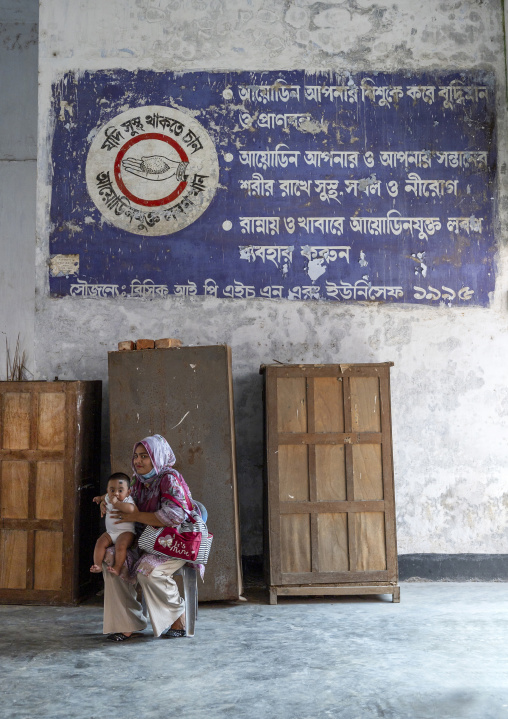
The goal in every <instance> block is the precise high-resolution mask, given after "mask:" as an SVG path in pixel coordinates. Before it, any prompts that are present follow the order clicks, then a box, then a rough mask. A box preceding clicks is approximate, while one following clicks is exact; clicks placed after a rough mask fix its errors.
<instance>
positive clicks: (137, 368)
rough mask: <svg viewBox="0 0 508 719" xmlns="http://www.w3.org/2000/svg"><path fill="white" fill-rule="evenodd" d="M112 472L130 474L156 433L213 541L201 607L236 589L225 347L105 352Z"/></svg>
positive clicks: (231, 441)
mask: <svg viewBox="0 0 508 719" xmlns="http://www.w3.org/2000/svg"><path fill="white" fill-rule="evenodd" d="M109 402H110V432H111V469H112V471H113V472H115V471H121V472H127V473H128V474H131V467H130V459H131V456H132V448H133V445H134V443H135V442H136V441H138V440H140V439H143V437H146V436H148V435H151V434H161V435H162V436H163V437H166V439H167V440H168V442H169V443H170V445H171V446H172V448H173V450H174V452H175V454H176V458H177V462H176V465H175V467H176V469H178V470H179V471H180V472H181V473H182V474H183V476H184V477H185V480H186V481H187V483H188V484H189V487H190V490H191V492H192V495H193V497H194V498H195V499H197V500H199V501H200V502H203V504H204V505H205V506H206V508H207V510H208V514H209V517H208V527H209V529H210V531H211V532H212V533H213V535H214V542H213V547H212V553H211V556H210V561H209V564H208V565H207V568H206V573H205V582H204V586H203V585H201V584H200V587H199V598H200V600H203V601H212V600H221V599H237V598H238V596H239V595H240V594H241V591H242V579H241V569H240V540H239V521H238V501H237V489H236V465H235V446H234V422H233V393H232V382H231V351H230V349H229V347H226V346H225V345H218V346H214V347H182V348H171V349H157V350H140V351H134V352H110V353H109Z"/></svg>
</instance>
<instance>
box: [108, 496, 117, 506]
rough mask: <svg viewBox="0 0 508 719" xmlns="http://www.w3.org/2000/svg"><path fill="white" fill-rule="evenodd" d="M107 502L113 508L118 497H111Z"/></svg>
mask: <svg viewBox="0 0 508 719" xmlns="http://www.w3.org/2000/svg"><path fill="white" fill-rule="evenodd" d="M109 501H110V502H111V504H112V505H113V506H114V505H115V504H118V502H119V499H118V497H111V499H110V500H109Z"/></svg>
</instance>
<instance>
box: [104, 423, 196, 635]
mask: <svg viewBox="0 0 508 719" xmlns="http://www.w3.org/2000/svg"><path fill="white" fill-rule="evenodd" d="M175 462H176V458H175V455H174V453H173V450H172V449H171V447H170V446H169V444H168V442H167V441H166V440H165V439H164V437H161V436H160V434H155V435H153V436H152V437H146V438H145V439H143V440H141V442H138V443H137V444H136V445H135V446H134V452H133V456H132V469H133V471H134V474H135V480H134V484H133V486H132V487H131V497H132V498H133V500H134V503H135V505H136V509H135V511H134V512H130V513H129V521H133V522H135V523H136V534H137V536H138V537H139V535H140V534H141V532H142V531H143V529H144V528H145V526H146V525H151V526H152V527H177V526H178V525H179V524H181V523H182V521H183V520H184V518H185V512H184V511H183V509H182V508H181V507H180V506H178V504H176V503H175V502H174V501H173V498H174V499H175V500H176V501H177V502H178V503H179V504H180V505H182V506H186V502H185V492H186V493H187V495H188V497H189V498H190V500H191V502H192V497H191V493H190V491H189V488H188V487H187V485H186V483H185V480H184V478H183V477H182V475H181V474H180V473H179V472H177V471H176V469H173V465H174V464H175ZM184 490H185V492H184ZM193 507H195V505H194V503H193ZM115 510H116V511H115V512H112V513H111V517H112V518H113V519H114V520H115V521H117V522H121V521H123V520H124V519H125V517H124V516H123V507H122V505H121V503H118V504H117V505H116V506H115ZM112 563H114V548H110V549H108V551H107V554H106V557H105V563H103V572H102V573H103V576H104V628H103V631H104V634H109V636H108V639H110V640H111V641H115V642H123V641H126V640H128V639H131V638H133V637H136V636H140V635H139V634H136V632H139V631H140V630H143V629H145V628H146V626H147V619H146V617H145V616H144V614H143V608H142V606H141V604H140V603H139V601H138V600H137V592H136V584H137V582H139V584H140V585H141V588H142V590H143V596H144V599H145V603H146V607H147V609H148V614H149V616H150V621H151V623H152V628H153V632H154V635H155V636H156V637H159V636H160V635H161V634H162V633H163V632H164V630H165V629H167V632H165V634H164V636H165V637H182V636H185V625H184V621H183V620H184V616H183V615H184V611H185V602H184V600H183V599H182V597H180V593H179V591H178V587H177V584H176V581H175V580H174V578H173V574H174V573H175V572H176V571H177V569H180V567H182V566H183V565H184V564H185V560H183V559H169V558H167V557H158V556H156V555H154V554H141V556H140V558H139V559H138V560H137V561H136V562H135V561H134V556H133V554H132V553H131V552H129V556H128V558H127V561H126V563H125V564H124V567H123V569H122V571H121V572H120V575H119V576H117V575H116V574H112V573H111V572H109V571H107V566H108V565H109V566H110V565H111V564H112ZM168 627H169V629H168Z"/></svg>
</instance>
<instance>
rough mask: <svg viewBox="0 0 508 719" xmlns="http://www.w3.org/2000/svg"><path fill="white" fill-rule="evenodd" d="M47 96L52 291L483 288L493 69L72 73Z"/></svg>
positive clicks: (419, 291)
mask: <svg viewBox="0 0 508 719" xmlns="http://www.w3.org/2000/svg"><path fill="white" fill-rule="evenodd" d="M53 112H54V121H55V128H54V135H53V140H52V143H53V144H52V162H53V181H52V198H51V233H50V252H51V255H52V259H51V263H50V289H51V294H52V295H53V296H63V295H71V296H74V297H80V298H88V297H117V296H123V297H128V298H132V299H153V298H157V297H164V296H167V295H178V296H192V295H203V294H206V295H209V296H215V297H228V298H254V297H258V298H259V297H264V298H271V299H280V298H286V299H295V300H328V301H332V302H358V301H378V302H379V301H383V302H396V303H403V302H409V303H416V304H434V305H437V304H442V303H445V304H446V305H450V306H451V305H461V306H471V305H483V306H485V305H487V304H488V301H489V292H492V291H493V289H494V282H495V268H494V254H495V250H496V245H495V238H494V231H493V204H494V190H495V187H494V185H495V182H494V180H495V163H496V153H495V150H496V147H495V130H494V124H495V123H494V119H495V91H494V78H493V75H492V74H489V73H483V72H476V71H474V72H473V71H472V72H468V73H445V72H441V73H432V74H431V73H422V74H419V75H418V76H415V75H410V74H403V73H399V74H396V75H388V74H379V73H376V74H374V73H370V74H367V73H364V74H357V75H336V74H333V73H320V74H312V75H311V74H307V73H305V72H303V71H291V72H264V73H245V72H238V73H205V72H190V73H184V74H173V73H156V72H152V71H138V72H129V71H125V70H110V71H102V72H96V73H80V74H72V73H69V74H68V75H66V76H65V77H64V78H63V79H62V81H61V82H59V83H57V84H55V86H54V88H53ZM71 260H72V261H71Z"/></svg>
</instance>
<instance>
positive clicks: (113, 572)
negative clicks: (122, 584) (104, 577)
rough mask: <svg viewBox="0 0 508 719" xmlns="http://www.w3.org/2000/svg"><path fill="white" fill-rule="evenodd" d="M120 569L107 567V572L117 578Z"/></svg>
mask: <svg viewBox="0 0 508 719" xmlns="http://www.w3.org/2000/svg"><path fill="white" fill-rule="evenodd" d="M120 569H121V567H120ZM120 569H117V568H116V567H108V572H111V574H116V576H117V577H118V575H119V574H120Z"/></svg>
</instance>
